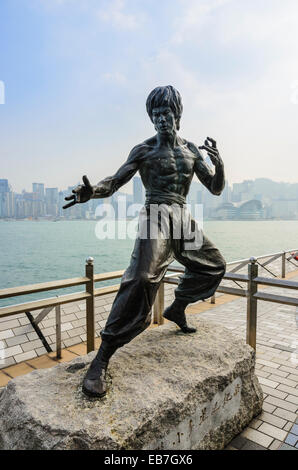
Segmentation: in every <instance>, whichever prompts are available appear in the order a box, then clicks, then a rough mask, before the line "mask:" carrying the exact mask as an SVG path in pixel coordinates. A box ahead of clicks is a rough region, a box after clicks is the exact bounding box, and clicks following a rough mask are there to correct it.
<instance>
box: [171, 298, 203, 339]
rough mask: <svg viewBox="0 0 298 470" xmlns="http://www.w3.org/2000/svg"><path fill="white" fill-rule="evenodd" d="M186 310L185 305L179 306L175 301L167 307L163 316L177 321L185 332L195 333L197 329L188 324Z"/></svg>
mask: <svg viewBox="0 0 298 470" xmlns="http://www.w3.org/2000/svg"><path fill="white" fill-rule="evenodd" d="M184 310H185V307H184V306H179V305H177V304H175V301H174V302H173V303H172V305H170V306H169V307H168V308H166V309H165V311H164V313H163V317H164V318H166V319H167V320H170V321H172V322H174V323H176V325H178V326H179V328H180V329H181V331H182V332H183V333H186V334H189V333H195V332H196V331H197V329H196V328H193V327H192V326H188V324H187V321H186V316H185V312H184Z"/></svg>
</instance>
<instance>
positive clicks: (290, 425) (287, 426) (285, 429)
mask: <svg viewBox="0 0 298 470" xmlns="http://www.w3.org/2000/svg"><path fill="white" fill-rule="evenodd" d="M292 426H293V423H291V421H288V422H287V424H286V425H285V426H284V427H283V430H284V431H287V432H289V431H290V430H291V428H292Z"/></svg>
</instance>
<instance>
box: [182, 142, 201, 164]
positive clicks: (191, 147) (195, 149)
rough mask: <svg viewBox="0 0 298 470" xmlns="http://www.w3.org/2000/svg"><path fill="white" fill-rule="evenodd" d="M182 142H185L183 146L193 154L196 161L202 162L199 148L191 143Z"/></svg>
mask: <svg viewBox="0 0 298 470" xmlns="http://www.w3.org/2000/svg"><path fill="white" fill-rule="evenodd" d="M184 141H185V145H186V146H187V148H188V149H189V150H190V151H191V152H192V153H193V154H194V156H195V157H196V158H197V159H199V160H202V161H204V157H203V155H202V152H201V151H200V149H199V146H198V145H196V144H194V143H193V142H190V141H188V140H185V139H184Z"/></svg>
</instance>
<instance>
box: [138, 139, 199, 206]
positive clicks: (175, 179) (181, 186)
mask: <svg viewBox="0 0 298 470" xmlns="http://www.w3.org/2000/svg"><path fill="white" fill-rule="evenodd" d="M195 158H196V157H195V155H194V153H193V152H192V151H191V150H190V148H189V146H188V143H187V142H186V141H185V140H182V139H179V141H178V145H177V146H176V147H175V148H169V147H166V146H162V147H159V146H158V145H157V139H156V137H153V138H152V139H149V140H147V141H146V142H144V144H141V146H140V155H139V156H138V157H137V160H138V161H139V172H140V175H141V178H142V182H143V184H144V186H145V188H146V190H147V191H148V192H149V193H150V192H151V191H156V190H158V191H161V192H164V191H165V192H171V193H175V194H178V195H180V196H184V197H185V196H186V195H187V193H188V191H189V187H190V183H191V180H192V178H193V174H194V164H195Z"/></svg>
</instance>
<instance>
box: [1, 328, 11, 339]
mask: <svg viewBox="0 0 298 470" xmlns="http://www.w3.org/2000/svg"><path fill="white" fill-rule="evenodd" d="M12 336H14V334H13V331H12V330H6V331H0V341H1V340H2V339H6V338H11V337H12Z"/></svg>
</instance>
